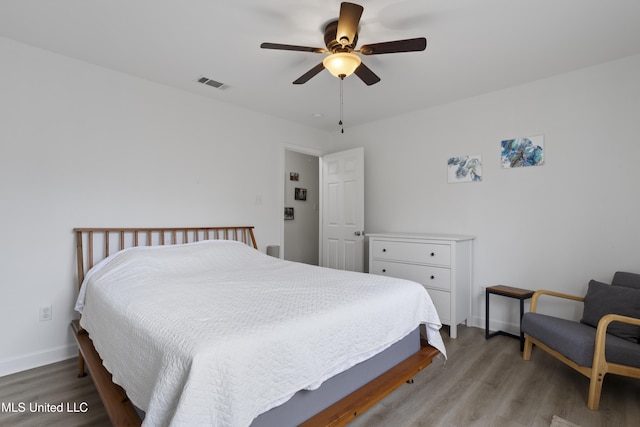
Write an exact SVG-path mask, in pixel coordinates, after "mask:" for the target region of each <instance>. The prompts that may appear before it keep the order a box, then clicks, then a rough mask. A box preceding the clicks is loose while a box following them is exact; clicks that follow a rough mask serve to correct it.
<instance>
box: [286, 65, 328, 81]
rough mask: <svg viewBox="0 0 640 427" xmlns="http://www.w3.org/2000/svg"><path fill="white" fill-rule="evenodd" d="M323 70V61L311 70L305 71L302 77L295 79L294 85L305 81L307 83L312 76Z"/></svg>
mask: <svg viewBox="0 0 640 427" xmlns="http://www.w3.org/2000/svg"><path fill="white" fill-rule="evenodd" d="M322 70H324V64H323V63H322V62H321V63H319V64H318V65H316V66H315V67H313V68H312V69H310V70H309V71H307V72H306V73H304V74H303V75H301V76H300V77H298V79H297V80H295V81H294V82H293V84H294V85H301V84H303V83H306V82H308V81H309V80H311V77H313V76H315V75H316V74H318V73H319V72H320V71H322Z"/></svg>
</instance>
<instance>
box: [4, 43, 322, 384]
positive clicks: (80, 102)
mask: <svg viewBox="0 0 640 427" xmlns="http://www.w3.org/2000/svg"><path fill="white" fill-rule="evenodd" d="M0 57H2V65H1V66H0V94H1V96H0V121H1V124H0V212H1V220H0V229H1V233H0V235H1V236H2V243H0V251H1V252H0V279H1V286H2V297H1V298H0V325H2V336H1V339H0V375H4V374H7V373H10V372H15V371H18V370H22V369H27V368H30V367H34V366H38V365H41V364H45V363H49V362H53V361H56V360H60V359H62V358H65V357H68V356H69V355H72V354H74V352H75V345H74V344H73V341H72V337H71V334H70V332H69V328H68V324H69V322H70V320H71V319H72V318H74V317H75V315H76V314H75V313H74V312H73V310H72V307H73V302H74V298H75V293H76V288H75V285H74V282H75V280H76V279H75V270H74V269H75V258H74V240H73V234H72V229H73V228H74V227H82V226H85V227H91V226H94V227H99V226H123V227H124V226H194V225H196V226H197V225H255V226H256V238H257V240H258V244H259V246H260V248H261V249H262V250H263V251H264V250H265V248H266V246H267V245H270V244H281V242H280V238H281V231H280V230H281V227H282V212H281V207H280V206H281V205H280V203H281V197H282V196H281V191H282V176H281V172H280V171H281V170H282V168H283V166H282V165H281V164H280V163H281V162H282V156H281V153H282V144H291V143H292V142H295V144H297V145H307V146H310V147H315V148H317V147H320V146H322V143H323V140H324V139H325V138H326V136H325V134H324V133H321V132H318V131H314V130H311V129H308V128H304V127H301V126H298V125H295V124H293V123H289V122H285V121H282V120H278V119H274V118H273V117H268V116H266V115H260V114H256V113H253V112H249V111H246V110H242V109H238V108H235V107H232V106H229V105H225V104H222V103H219V102H216V101H213V100H210V99H207V98H204V97H198V96H194V95H191V94H186V93H183V92H180V91H177V90H173V89H170V88H167V87H164V86H160V85H157V84H153V83H150V82H146V81H143V80H140V79H136V78H134V77H131V76H127V75H124V74H120V73H116V72H112V71H109V70H106V69H103V68H100V67H96V66H92V65H90V64H86V63H83V62H79V61H75V60H72V59H69V58H66V57H63V56H59V55H55V54H52V53H49V52H46V51H43V50H39V49H34V48H31V47H28V46H26V45H22V44H18V43H15V42H13V41H10V40H8V39H3V38H0ZM249 122H250V123H251V126H246V123H249ZM256 196H260V198H261V200H262V203H261V204H257V203H256ZM43 305H53V320H52V321H49V322H40V321H39V320H38V313H39V307H40V306H43Z"/></svg>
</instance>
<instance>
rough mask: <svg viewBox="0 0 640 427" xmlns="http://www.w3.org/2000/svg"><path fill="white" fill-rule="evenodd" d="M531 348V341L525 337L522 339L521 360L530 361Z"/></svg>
mask: <svg viewBox="0 0 640 427" xmlns="http://www.w3.org/2000/svg"><path fill="white" fill-rule="evenodd" d="M532 348H533V343H532V342H531V339H530V338H529V336H528V335H527V336H526V337H525V339H524V349H522V359H523V360H531V349H532Z"/></svg>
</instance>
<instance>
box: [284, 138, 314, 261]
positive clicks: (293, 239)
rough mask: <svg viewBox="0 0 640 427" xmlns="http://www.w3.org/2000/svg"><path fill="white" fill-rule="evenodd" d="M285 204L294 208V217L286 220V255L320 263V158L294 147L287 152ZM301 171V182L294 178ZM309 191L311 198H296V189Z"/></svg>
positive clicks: (296, 259)
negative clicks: (294, 174) (294, 149)
mask: <svg viewBox="0 0 640 427" xmlns="http://www.w3.org/2000/svg"><path fill="white" fill-rule="evenodd" d="M285 165H286V167H285V176H284V205H285V206H286V207H292V208H293V212H294V218H293V220H285V221H284V247H283V258H284V259H286V260H289V261H296V262H304V263H306V264H313V265H318V261H319V254H318V247H319V244H320V239H319V221H320V210H319V206H320V179H319V174H320V171H319V162H318V157H317V156H313V155H310V154H305V153H299V152H296V151H292V150H286V152H285ZM290 172H297V173H298V174H299V175H298V179H299V180H298V181H291V179H290V176H289V174H290ZM296 188H304V189H306V190H307V200H304V201H303V200H295V189H296Z"/></svg>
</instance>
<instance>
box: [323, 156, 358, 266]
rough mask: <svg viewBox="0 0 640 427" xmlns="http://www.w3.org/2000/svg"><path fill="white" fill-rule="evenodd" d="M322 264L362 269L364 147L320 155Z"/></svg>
mask: <svg viewBox="0 0 640 427" xmlns="http://www.w3.org/2000/svg"><path fill="white" fill-rule="evenodd" d="M322 265H323V266H324V267H330V268H336V269H339V270H349V271H363V270H364V148H363V147H359V148H354V149H352V150H347V151H341V152H339V153H332V154H327V155H325V156H323V157H322Z"/></svg>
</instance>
